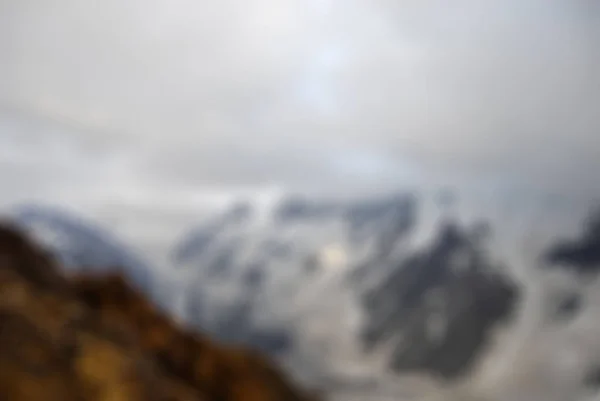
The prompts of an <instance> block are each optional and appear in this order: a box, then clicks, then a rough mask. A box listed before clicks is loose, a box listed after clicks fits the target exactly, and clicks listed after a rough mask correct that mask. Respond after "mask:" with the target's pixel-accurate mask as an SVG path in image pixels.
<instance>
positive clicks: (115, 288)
mask: <svg viewBox="0 0 600 401" xmlns="http://www.w3.org/2000/svg"><path fill="white" fill-rule="evenodd" d="M0 341H1V344H2V347H1V348H0V399H3V400H4V399H5V400H11V401H37V400H44V401H47V400H57V401H59V400H60V401H69V400H82V401H83V400H94V401H100V400H102V401H104V400H105V401H108V400H110V401H125V400H127V401H135V400H205V401H212V400H214V401H217V400H218V401H236V400H240V401H241V400H245V401H253V400H254V401H282V400H316V398H315V397H314V396H312V395H308V394H306V393H304V392H302V391H301V390H299V389H298V388H296V386H295V385H293V384H292V383H291V382H290V381H289V380H287V379H286V378H285V377H284V376H283V375H282V374H281V373H280V372H279V371H278V369H277V368H276V367H275V366H274V365H272V364H271V363H270V362H269V361H268V360H266V359H264V358H263V357H262V356H261V355H259V354H257V353H254V352H251V351H248V350H246V349H242V348H233V347H225V346H222V345H220V344H217V343H214V342H212V341H211V340H210V339H208V338H206V337H204V336H202V335H200V334H195V333H192V332H189V331H186V330H185V329H183V328H182V327H179V326H178V325H177V324H175V323H174V322H172V321H171V320H170V319H169V318H167V317H166V316H164V315H163V314H161V313H160V312H158V311H157V310H156V309H155V308H154V307H153V306H152V305H151V304H150V302H148V301H147V300H146V299H145V298H144V297H142V296H141V295H140V294H139V293H138V292H137V291H136V290H135V289H134V288H133V287H131V286H129V284H128V283H127V281H126V280H125V279H123V277H122V276H120V275H116V274H111V275H96V276H91V275H85V276H79V277H75V278H66V277H64V276H63V275H62V274H61V273H60V272H59V269H57V266H56V265H55V263H54V262H53V260H52V259H51V258H50V257H49V256H48V254H47V253H46V252H45V251H44V250H42V249H40V248H38V247H37V246H36V245H35V244H33V243H31V242H30V241H29V240H28V239H27V238H26V237H25V236H24V235H22V234H21V233H20V232H18V231H17V230H15V229H13V228H11V227H9V226H7V225H2V226H0Z"/></svg>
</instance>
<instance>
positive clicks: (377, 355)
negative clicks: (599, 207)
mask: <svg viewBox="0 0 600 401" xmlns="http://www.w3.org/2000/svg"><path fill="white" fill-rule="evenodd" d="M442 198H443V199H441V200H440V199H437V198H435V197H433V198H432V199H431V198H427V197H425V196H416V195H415V194H413V193H409V192H398V193H391V194H388V195H382V196H379V195H377V196H370V197H365V198H362V199H361V198H351V199H341V200H340V199H334V198H318V197H314V196H300V195H295V194H284V195H282V196H281V197H277V198H270V199H268V201H265V198H264V197H256V198H254V197H241V196H240V197H238V198H235V200H234V201H232V202H231V204H230V205H229V206H225V207H224V208H222V209H220V210H215V211H214V213H213V214H212V215H210V217H208V218H201V219H199V220H197V221H193V218H191V219H190V221H191V223H190V227H189V228H188V229H187V230H186V232H185V233H184V235H182V236H181V238H180V239H179V240H178V241H176V243H175V244H174V246H173V247H172V248H171V250H172V251H171V253H170V263H169V264H167V265H165V266H160V268H158V269H157V268H155V267H154V266H149V265H147V264H144V265H142V264H139V263H131V260H132V259H131V258H128V257H122V256H118V257H117V256H114V255H123V254H125V255H130V256H131V255H133V260H134V261H139V258H135V254H134V253H133V252H131V251H128V249H129V248H128V247H127V246H126V245H124V244H123V243H122V242H120V241H118V240H116V239H115V237H114V236H112V235H110V234H108V230H99V229H97V228H95V227H96V225H95V224H94V223H92V222H88V221H85V223H83V220H81V219H78V218H73V217H72V215H71V214H69V213H64V212H61V213H57V212H56V210H52V213H49V211H48V209H46V208H44V209H43V210H44V213H43V214H50V215H51V216H55V215H59V216H60V219H59V221H61V224H57V223H53V224H48V223H44V224H34V223H33V222H35V221H44V222H45V221H51V222H54V221H55V219H56V217H51V218H47V217H46V218H35V219H34V218H32V217H28V218H24V217H23V216H30V215H35V214H36V213H32V212H29V213H23V212H21V213H20V214H19V213H14V215H15V216H17V218H15V220H16V221H20V222H21V223H20V224H22V225H23V226H27V224H26V223H27V222H29V223H28V224H29V225H30V227H31V232H32V233H34V234H35V232H36V230H38V234H37V235H38V236H39V237H40V238H44V236H48V235H47V234H45V233H47V232H48V231H50V232H62V231H61V230H64V229H63V228H62V227H63V226H67V227H69V228H68V229H67V232H68V233H70V235H63V237H64V238H65V239H63V241H64V242H61V241H58V240H56V239H54V240H53V241H50V240H49V241H47V242H46V243H48V244H49V245H50V246H51V247H53V248H54V249H55V250H56V252H57V254H59V255H60V254H63V255H67V256H66V257H65V256H62V257H61V258H62V260H65V261H69V260H71V259H69V258H71V256H69V255H72V254H76V255H81V254H83V255H85V254H86V252H82V251H77V249H90V248H91V247H92V246H91V244H94V243H96V241H98V242H97V243H98V244H100V248H103V249H105V250H104V251H103V252H102V254H101V255H99V256H98V258H99V259H98V260H105V259H101V258H105V257H106V258H108V256H107V255H109V254H112V255H113V256H110V258H108V259H109V260H110V262H106V263H109V264H110V265H115V264H117V265H126V268H125V271H126V272H132V273H134V275H135V274H139V273H138V270H137V269H138V268H139V269H140V271H143V272H146V273H147V272H149V273H148V275H149V278H148V280H149V281H150V282H151V283H154V284H153V285H150V286H149V287H145V288H150V290H149V295H150V296H151V297H152V299H155V300H158V302H159V303H160V305H161V306H162V307H163V308H165V309H166V310H167V311H168V312H169V313H170V314H171V315H172V316H175V317H176V318H178V319H182V320H183V321H184V322H185V323H186V324H187V325H188V327H191V328H194V329H200V330H202V331H204V332H206V333H207V334H209V335H211V336H213V337H216V338H219V339H221V340H222V341H225V342H226V343H229V344H237V345H245V346H249V347H250V348H252V349H255V350H260V351H262V352H265V353H268V354H270V355H272V356H275V357H277V360H278V361H280V362H281V363H284V364H285V366H286V367H287V369H289V372H291V373H293V374H294V375H296V376H297V377H298V378H301V379H305V380H307V381H312V382H314V383H319V384H322V385H324V386H327V387H328V388H329V389H330V390H331V391H332V392H334V393H336V392H337V393H343V394H345V395H344V396H346V395H347V396H348V397H356V394H364V396H365V397H366V398H365V399H367V398H368V397H367V393H369V394H371V393H374V392H384V393H386V394H399V393H402V394H404V393H405V391H407V388H409V389H411V391H412V389H414V388H415V387H414V385H413V384H411V385H410V386H408V387H407V385H403V384H400V383H404V381H403V380H405V379H406V380H408V379H409V378H411V377H412V376H414V375H415V374H416V375H417V376H419V377H423V376H425V377H429V378H431V377H434V378H435V379H436V380H435V381H434V382H435V383H439V382H440V380H441V381H442V382H445V383H450V384H448V385H452V386H454V385H456V386H458V385H459V384H460V383H465V381H467V382H469V383H470V382H471V381H473V380H475V379H474V377H475V376H476V377H478V378H480V377H483V378H486V377H487V378H488V379H486V380H492V379H490V377H491V378H494V377H495V378H497V377H503V378H505V379H506V380H508V382H509V383H510V380H513V381H514V380H516V379H511V377H512V376H511V375H516V374H517V373H512V372H517V371H515V370H514V368H511V366H512V364H511V363H512V362H514V363H516V364H522V365H523V366H529V369H530V370H529V371H527V368H522V369H524V370H522V371H521V372H525V373H523V374H524V375H525V374H529V375H532V374H537V373H535V372H537V371H539V370H540V369H551V371H549V372H548V375H549V377H553V378H554V379H553V380H555V381H556V383H557V386H558V383H559V382H560V383H563V382H561V381H560V380H562V379H561V378H563V377H567V376H564V372H562V370H561V369H563V367H562V366H563V364H565V363H567V362H566V361H567V359H564V358H562V359H561V358H560V357H555V354H556V353H557V352H558V350H560V349H563V348H564V349H569V347H572V346H573V345H572V343H571V342H570V341H571V340H569V339H570V338H572V336H573V335H574V334H573V331H574V330H578V331H577V333H579V332H581V333H588V334H589V338H590V339H591V338H596V336H595V335H594V333H595V331H594V330H593V329H590V328H589V327H588V326H586V324H588V323H584V321H585V322H588V321H590V320H589V319H591V318H592V316H593V315H594V313H596V312H597V310H596V309H594V305H596V301H594V293H595V292H594V288H596V287H594V286H593V284H592V283H591V281H589V280H587V281H586V283H587V282H588V281H589V284H588V287H589V289H588V290H585V288H584V289H582V288H581V287H578V286H577V285H574V284H573V283H571V281H569V280H570V279H569V278H568V276H565V275H564V271H565V270H564V269H555V270H551V269H547V268H546V267H552V266H558V265H560V266H565V267H567V269H566V270H567V271H569V272H570V274H572V273H573V272H574V273H576V274H577V275H578V274H579V273H583V275H582V277H583V276H585V273H586V272H588V271H593V270H594V268H595V267H597V266H598V263H597V262H596V261H595V259H593V255H594V252H595V251H594V247H595V246H596V242H595V239H594V238H595V237H594V235H595V234H594V233H595V232H596V230H595V228H594V227H595V223H594V222H595V221H596V220H595V219H594V218H588V219H587V220H585V222H586V224H585V227H584V229H583V230H580V231H582V233H581V234H578V233H577V230H575V229H574V228H573V229H572V227H571V226H567V225H566V224H564V222H565V221H566V220H565V217H564V215H563V214H556V213H555V210H553V209H549V210H545V209H544V210H541V211H540V210H537V209H535V208H534V206H535V205H536V203H535V202H531V205H532V206H531V208H528V207H523V208H521V209H519V213H520V214H512V215H511V214H510V213H508V214H507V213H506V210H504V209H502V208H499V207H495V206H493V205H491V204H490V203H487V200H485V202H482V203H483V207H479V206H478V205H479V204H477V203H466V204H465V203H464V200H463V199H461V200H460V202H458V201H457V200H454V199H452V200H448V199H449V195H446V194H445V195H444V196H442ZM457 204H460V207H457ZM35 209H38V211H37V214H39V213H40V212H39V210H41V209H42V208H35ZM15 210H18V209H15ZM482 211H483V212H482ZM532 211H535V213H533V212H532ZM203 212H205V211H203ZM203 215H206V213H204V214H203ZM65 216H68V217H69V219H68V221H75V222H78V223H79V225H77V224H75V225H74V226H75V227H76V228H77V229H74V228H72V225H71V224H67V225H64V224H62V221H63V220H64V217H65ZM488 216H489V218H488ZM531 216H533V217H532V218H531V219H529V220H528V218H529V217H531ZM540 216H542V217H540ZM593 216H594V215H592V217H593ZM38 219H39V220H38ZM45 227H50V229H46V228H45ZM573 227H575V226H573ZM58 228H60V229H58ZM80 230H81V231H80ZM88 230H91V232H92V233H95V235H96V236H87V234H86V235H84V234H82V233H84V232H86V231H88ZM98 233H101V234H102V235H99V234H98ZM556 233H561V234H562V235H561V236H562V237H565V238H570V239H566V240H565V239H559V237H557V236H556V235H555V234H556ZM534 234H535V235H534ZM538 234H540V237H541V238H542V239H543V241H538V242H539V243H537V242H536V241H537V240H536V238H537V237H536V235H538ZM55 236H56V235H55ZM49 237H50V239H52V238H54V236H51V235H50V236H49ZM59 237H60V236H59ZM83 238H87V239H86V240H85V241H83V240H80V239H83ZM107 238H108V240H107ZM549 238H550V239H551V240H548V239H549ZM532 239H533V240H536V241H533V240H532ZM105 243H109V244H111V246H113V247H115V246H116V248H117V249H118V251H116V252H115V251H113V248H110V247H105V245H104V244H105ZM93 252H94V251H93V249H92V253H91V255H95V254H94V253H93ZM123 252H124V253H123ZM582 254H583V255H584V256H585V257H583V256H581V255H582ZM578 255H579V256H578ZM589 255H591V256H589ZM81 260H84V261H86V260H91V261H92V262H94V261H96V256H92V257H85V258H83V259H81ZM70 263H71V264H72V265H73V266H75V265H77V264H79V262H70ZM102 263H103V262H102ZM102 263H101V262H98V263H97V264H95V263H91V262H85V263H84V264H88V265H91V266H97V268H100V266H101V265H102ZM131 266H134V267H131ZM140 266H141V267H140ZM581 266H583V268H582V267H581ZM536 267H543V268H542V269H537V268H536ZM97 268H96V267H95V268H94V269H92V270H93V271H96V269H97ZM102 270H104V269H102ZM128 274H131V273H128ZM136 277H137V276H136ZM140 277H142V278H143V277H144V275H141V276H140ZM586 277H587V276H586ZM138 279H139V278H138ZM140 281H141V282H144V281H143V280H140ZM598 304H600V303H598ZM592 320H593V319H592ZM549 325H551V326H549ZM573 325H576V326H575V327H577V329H576V328H573V327H574V326H573ZM548 327H551V328H552V331H551V332H552V333H554V334H552V335H549V334H548V330H547V328H548ZM588 334H585V335H588ZM499 335H500V336H499ZM578 335H579V334H578ZM589 341H591V340H589ZM578 344H581V346H582V347H583V345H584V344H585V342H578ZM520 347H522V348H520ZM519 350H520V351H519ZM577 352H580V353H581V354H580V356H578V358H581V362H578V365H577V368H576V369H575V370H573V374H572V375H569V376H568V377H572V378H573V379H572V383H571V382H569V383H567V384H564V383H563V384H562V385H563V387H564V388H572V387H568V386H571V385H572V386H575V381H576V380H580V381H582V382H583V381H584V380H586V381H587V382H593V377H594V369H595V368H594V367H595V366H598V365H599V363H598V361H600V359H598V360H592V359H591V357H592V356H593V355H594V354H593V353H589V358H590V360H589V361H588V360H587V359H584V358H588V354H587V353H586V352H584V351H577ZM599 352H600V351H599ZM529 354H531V355H533V356H530V358H531V359H527V358H528V357H527V355H529ZM578 355H579V354H578ZM599 355H600V354H599ZM519 361H520V362H519ZM532 361H540V362H539V363H540V364H541V365H539V366H538V365H535V364H534V362H532ZM536 363H537V362H536ZM488 365H489V366H488ZM588 365H589V366H588ZM490 366H492V367H490ZM519 366H521V365H519ZM565 369H566V368H565ZM580 373H581V374H580ZM474 375H475V376H474ZM486 375H487V376H486ZM488 376H489V377H488ZM589 377H591V378H589ZM411 380H412V379H411ZM428 380H429V379H428ZM477 380H480V379H477ZM481 380H483V379H481ZM494 380H496V379H494ZM565 380H566V379H565ZM570 380H571V379H570ZM536 383H537V382H536ZM530 385H532V386H533V387H534V388H536V387H535V383H534V384H531V383H530ZM417 388H419V386H417ZM436 388H438V389H439V387H436ZM350 389H351V390H350ZM384 390H385V391H384ZM507 391H508V390H507ZM514 391H515V392H514V394H517V395H519V394H524V393H519V392H518V391H516V390H514ZM537 391H540V394H541V392H542V389H541V388H540V389H538V390H537ZM564 391H567V390H564ZM350 393H352V394H350ZM526 393H527V392H526ZM527 394H529V393H527ZM557 394H559V393H557ZM560 394H566V393H563V392H561V393H560ZM517 395H515V397H517V398H518V396H517ZM361 396H362V395H361ZM361 396H359V398H360V397H361ZM407 397H408V396H407ZM392 398H393V397H392ZM448 399H452V400H454V399H456V398H452V397H450V398H448ZM457 399H463V398H461V396H458V398H457ZM500 399H502V398H500ZM509 399H512V398H509ZM532 399H540V398H535V397H534V398H532Z"/></svg>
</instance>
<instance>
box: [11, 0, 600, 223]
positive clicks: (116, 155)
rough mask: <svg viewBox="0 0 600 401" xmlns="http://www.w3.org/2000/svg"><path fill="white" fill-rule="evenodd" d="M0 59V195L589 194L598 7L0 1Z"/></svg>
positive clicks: (573, 1) (438, 0)
mask: <svg viewBox="0 0 600 401" xmlns="http://www.w3.org/2000/svg"><path fill="white" fill-rule="evenodd" d="M0 60H1V61H0V167H1V168H0V182H1V183H2V186H3V191H2V194H1V195H0V197H1V199H0V202H1V203H2V204H4V205H6V204H9V203H13V202H16V201H20V200H23V199H30V198H42V199H46V200H49V201H57V202H58V201H61V202H63V201H64V202H72V203H73V204H77V205H80V206H82V207H83V208H85V207H87V206H89V207H90V208H92V207H94V208H98V207H99V206H100V205H102V206H103V207H109V206H110V205H117V206H118V205H121V206H123V205H125V206H127V207H129V208H133V209H136V208H137V209H138V210H142V209H144V210H146V209H147V210H150V211H152V210H157V209H155V208H159V207H160V208H162V210H163V212H165V213H166V212H167V210H183V209H186V210H189V208H190V207H192V208H193V207H194V206H195V205H196V204H197V202H198V199H206V197H205V196H204V195H203V194H204V193H205V191H206V190H207V188H210V189H211V190H212V191H213V193H214V191H215V190H216V191H217V192H218V191H219V190H220V189H221V188H226V189H227V190H228V191H229V190H231V189H233V188H237V189H239V188H252V187H257V186H263V187H264V186H268V185H272V186H277V185H285V186H289V187H302V188H307V187H314V188H316V189H323V188H328V189H329V190H331V189H333V190H337V189H339V190H340V191H341V190H342V189H348V188H355V189H357V190H364V189H365V188H379V189H381V188H393V187H401V186H403V185H409V184H414V183H415V182H420V181H422V180H425V179H429V178H431V177H436V178H435V179H436V180H438V182H444V180H449V181H448V182H451V181H450V180H456V179H457V177H458V179H462V178H464V177H475V176H476V177H479V179H481V180H483V182H487V183H490V182H491V183H503V184H505V183H507V182H508V183H511V184H515V185H517V184H518V185H524V186H526V187H527V186H536V187H540V188H541V189H544V190H549V191H558V192H561V191H567V190H568V191H569V192H570V193H579V194H583V195H584V196H592V195H596V194H600V186H598V185H596V176H597V173H596V171H598V168H599V167H600V157H599V156H600V147H599V146H598V143H599V142H600V137H599V136H598V132H599V128H600V6H599V4H598V2H597V1H595V0H568V1H567V0H562V1H561V0H498V1H491V0H471V1H470V0H454V1H446V0H219V1H205V0H127V1H123V0H103V1H92V0H0ZM111 202H112V203H111ZM123 207H124V206H123ZM109 214H110V213H109Z"/></svg>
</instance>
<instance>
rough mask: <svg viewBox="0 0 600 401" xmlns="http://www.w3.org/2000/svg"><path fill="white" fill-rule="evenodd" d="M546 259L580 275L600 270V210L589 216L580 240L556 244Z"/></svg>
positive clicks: (548, 252)
mask: <svg viewBox="0 0 600 401" xmlns="http://www.w3.org/2000/svg"><path fill="white" fill-rule="evenodd" d="M545 258H546V260H547V261H548V262H550V264H551V265H564V266H566V267H568V268H571V269H573V270H575V271H576V272H579V273H596V272H598V271H599V270H600V210H597V211H596V212H595V213H593V214H592V215H590V216H589V220H588V221H587V225H586V227H584V230H583V233H582V234H581V235H580V237H579V238H577V239H574V240H563V241H560V242H558V243H556V244H554V245H553V246H552V247H551V248H550V249H549V250H548V251H547V253H546V255H545Z"/></svg>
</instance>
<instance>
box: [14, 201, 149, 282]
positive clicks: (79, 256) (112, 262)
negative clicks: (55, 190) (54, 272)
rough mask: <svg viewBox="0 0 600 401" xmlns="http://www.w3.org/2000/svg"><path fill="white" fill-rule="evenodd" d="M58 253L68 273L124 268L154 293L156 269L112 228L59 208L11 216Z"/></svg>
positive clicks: (27, 208)
mask: <svg viewBox="0 0 600 401" xmlns="http://www.w3.org/2000/svg"><path fill="white" fill-rule="evenodd" d="M7 218H9V219H10V220H11V221H12V222H13V223H14V224H16V225H17V226H19V227H21V228H23V229H25V230H26V231H27V232H29V233H30V234H31V235H33V237H34V238H36V240H38V241H40V242H41V243H42V244H44V245H45V246H46V247H47V248H48V249H50V250H51V252H53V253H54V256H56V257H57V258H58V259H59V260H60V262H61V264H62V265H63V266H64V267H65V268H66V269H68V270H73V269H77V270H78V271H98V270H100V271H106V270H107V269H115V268H118V269H121V270H122V271H123V272H124V273H125V274H126V275H127V276H128V277H129V279H130V280H132V281H133V282H134V283H135V285H137V286H139V287H140V288H142V289H143V290H144V291H147V292H152V290H153V283H152V279H153V278H152V268H151V266H150V265H149V264H148V263H147V262H146V261H144V260H143V259H142V258H141V257H140V256H138V255H136V254H135V253H134V252H133V251H132V250H131V248H130V247H129V246H128V245H127V244H125V243H123V241H121V240H120V239H118V238H116V237H115V235H114V234H113V233H111V232H110V230H108V229H103V228H101V227H100V226H99V225H97V224H96V223H94V222H92V221H87V220H85V219H83V218H81V217H79V216H78V215H76V214H74V213H72V212H69V211H66V210H63V209H60V208H56V207H50V206H44V205H20V206H17V207H15V208H13V209H11V210H10V211H9V213H8V215H7Z"/></svg>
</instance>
